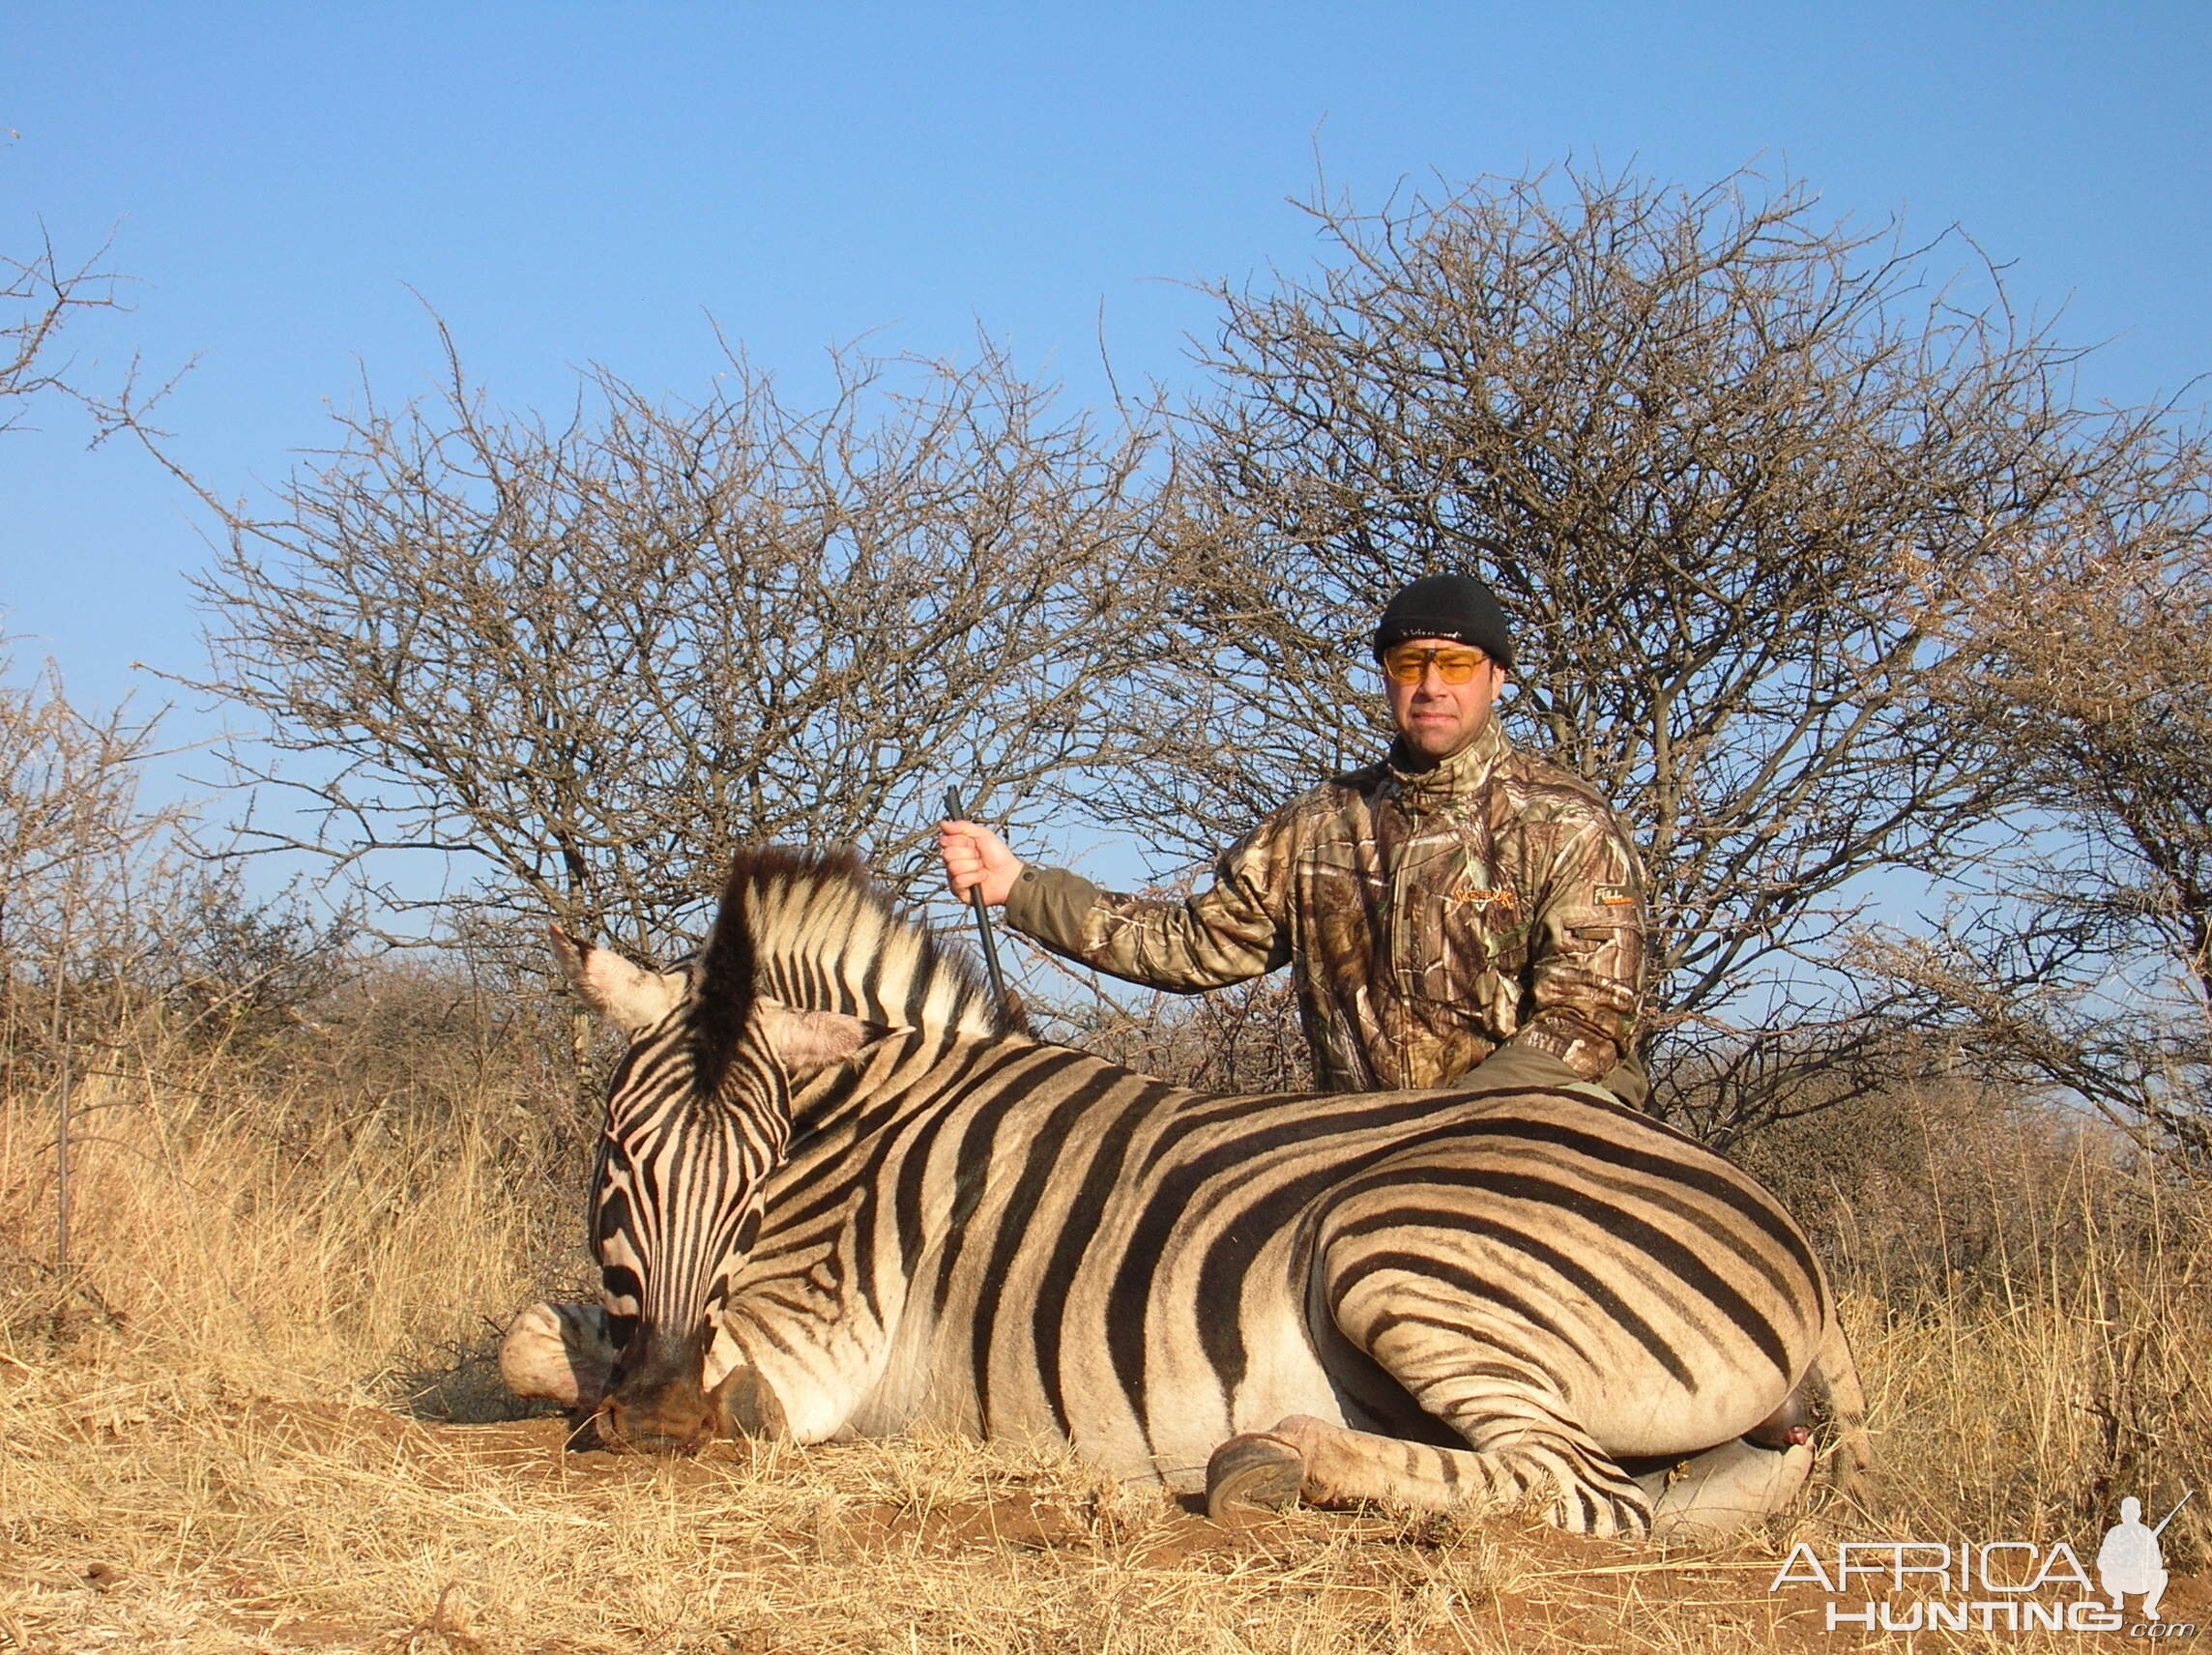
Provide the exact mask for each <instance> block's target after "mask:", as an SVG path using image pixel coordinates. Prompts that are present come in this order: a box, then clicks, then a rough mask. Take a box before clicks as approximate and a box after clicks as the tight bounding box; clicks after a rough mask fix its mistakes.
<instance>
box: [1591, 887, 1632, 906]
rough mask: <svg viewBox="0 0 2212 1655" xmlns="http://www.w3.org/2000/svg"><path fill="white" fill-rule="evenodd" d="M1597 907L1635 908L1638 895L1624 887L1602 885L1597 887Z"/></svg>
mask: <svg viewBox="0 0 2212 1655" xmlns="http://www.w3.org/2000/svg"><path fill="white" fill-rule="evenodd" d="M1597 905H1598V906H1599V907H1600V908H1634V907H1635V906H1636V893H1635V892H1634V891H1632V890H1630V889H1629V888H1628V887H1627V886H1624V885H1601V886H1598V887H1597Z"/></svg>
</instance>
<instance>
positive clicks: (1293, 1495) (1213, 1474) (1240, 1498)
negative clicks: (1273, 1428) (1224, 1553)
mask: <svg viewBox="0 0 2212 1655" xmlns="http://www.w3.org/2000/svg"><path fill="white" fill-rule="evenodd" d="M1305 1478H1306V1462H1305V1456H1304V1455H1302V1454H1300V1453H1299V1452H1298V1451H1297V1448H1296V1447H1295V1445H1294V1444H1292V1443H1290V1442H1286V1441H1285V1440H1284V1439H1283V1438H1282V1437H1269V1436H1267V1435H1266V1434H1265V1433H1264V1432H1258V1431H1247V1432H1244V1433H1243V1434H1242V1435H1240V1436H1237V1437H1231V1438H1230V1439H1229V1440H1228V1441H1226V1442H1224V1443H1223V1444H1222V1445H1221V1446H1220V1447H1218V1448H1216V1449H1215V1450H1214V1451H1213V1457H1212V1458H1211V1459H1209V1460H1208V1461H1207V1463H1206V1515H1207V1516H1208V1517H1210V1518H1211V1519H1213V1521H1214V1522H1216V1523H1228V1524H1237V1523H1249V1522H1251V1521H1252V1520H1253V1519H1254V1518H1257V1517H1262V1516H1265V1515H1266V1514H1267V1513H1269V1512H1277V1511H1288V1510H1289V1509H1290V1508H1291V1507H1292V1506H1294V1505H1295V1504H1297V1503H1298V1490H1299V1488H1300V1487H1301V1486H1302V1485H1303V1484H1304V1482H1305Z"/></svg>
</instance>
